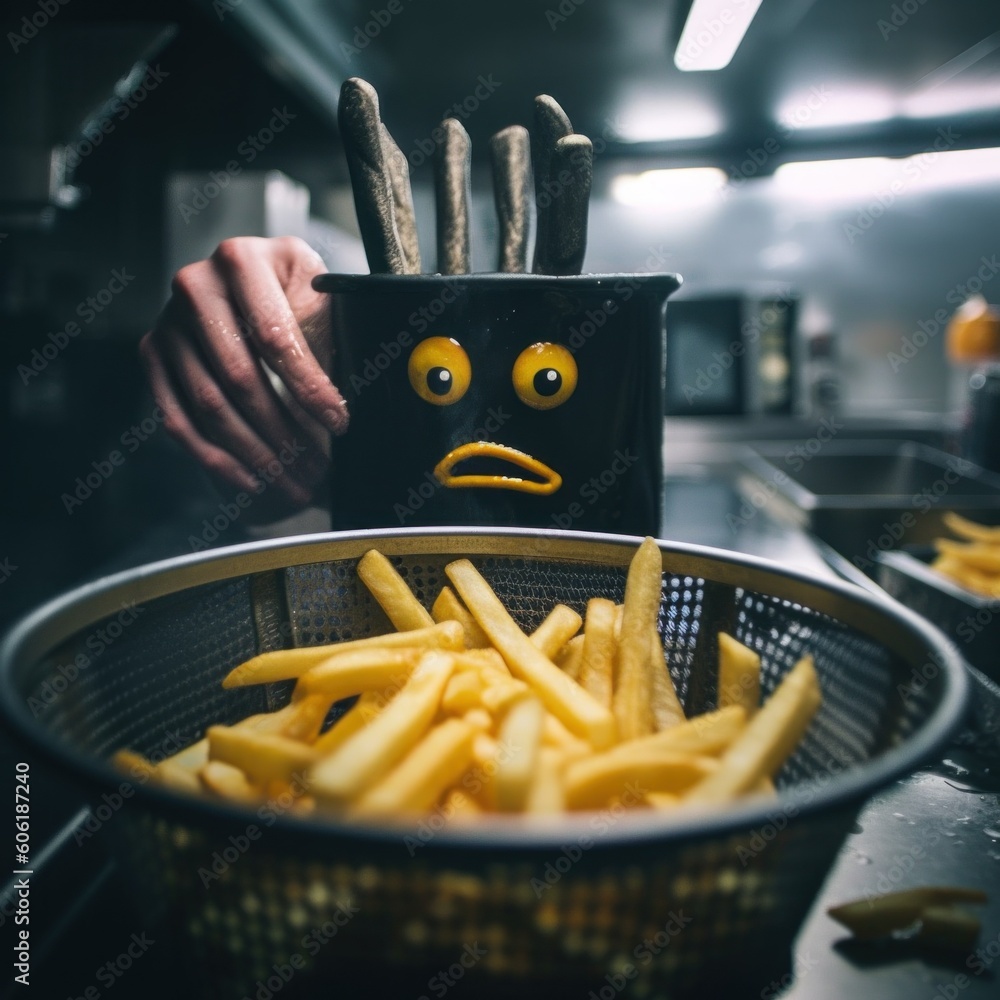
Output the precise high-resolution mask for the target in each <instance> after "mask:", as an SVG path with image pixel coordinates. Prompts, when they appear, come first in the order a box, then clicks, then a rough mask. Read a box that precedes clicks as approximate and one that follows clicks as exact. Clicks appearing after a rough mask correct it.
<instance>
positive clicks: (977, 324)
mask: <svg viewBox="0 0 1000 1000" xmlns="http://www.w3.org/2000/svg"><path fill="white" fill-rule="evenodd" d="M946 345H947V351H948V358H949V359H950V360H951V361H954V362H958V363H968V362H979V361H992V360H994V359H1000V309H997V308H996V306H991V305H989V304H988V303H987V301H986V300H985V299H984V298H983V297H982V296H981V295H976V296H973V297H972V298H970V299H969V300H968V301H967V302H965V303H964V304H963V305H962V306H960V307H959V308H958V309H957V310H955V315H954V316H952V318H951V321H950V322H949V323H948V331H947V335H946Z"/></svg>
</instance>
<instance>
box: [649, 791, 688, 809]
mask: <svg viewBox="0 0 1000 1000" xmlns="http://www.w3.org/2000/svg"><path fill="white" fill-rule="evenodd" d="M680 800H681V797H680V796H679V795H674V794H673V793H672V792H646V802H647V803H648V804H649V805H650V806H651V807H652V808H653V809H673V808H674V806H676V805H677V804H678V803H679V802H680Z"/></svg>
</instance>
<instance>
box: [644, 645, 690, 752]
mask: <svg viewBox="0 0 1000 1000" xmlns="http://www.w3.org/2000/svg"><path fill="white" fill-rule="evenodd" d="M649 642H650V648H651V652H650V654H649V655H650V658H651V663H650V687H651V689H652V691H651V697H652V703H651V705H650V708H651V709H652V712H653V731H654V732H657V733H659V732H663V730H665V729H670V728H672V727H673V726H676V725H679V724H680V723H682V722H683V721H684V720H685V718H686V716H685V715H684V706H683V705H682V704H681V702H680V698H678V697H677V689H676V688H675V687H674V679H673V678H672V677H671V676H670V667H669V666H668V665H667V660H666V656H665V654H664V652H663V640H662V639H661V638H660V633H659V632H658V631H657V630H656V627H655V626H654V627H653V628H652V629H651V630H650V633H649Z"/></svg>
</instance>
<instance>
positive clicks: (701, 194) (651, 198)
mask: <svg viewBox="0 0 1000 1000" xmlns="http://www.w3.org/2000/svg"><path fill="white" fill-rule="evenodd" d="M725 183H726V173H725V171H724V170H720V169H719V168H718V167H679V168H677V169H674V170H644V171H643V172H642V173H641V174H619V175H618V176H617V177H615V178H614V179H613V180H612V181H611V197H612V198H613V199H614V200H615V201H617V202H618V203H619V204H621V205H632V206H636V207H639V208H673V207H676V208H683V209H687V208H690V207H691V206H692V205H693V204H697V203H699V202H707V201H710V200H712V199H713V198H714V197H716V196H717V193H718V192H719V191H720V190H721V189H722V188H723V186H724V185H725Z"/></svg>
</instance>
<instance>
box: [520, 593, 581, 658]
mask: <svg viewBox="0 0 1000 1000" xmlns="http://www.w3.org/2000/svg"><path fill="white" fill-rule="evenodd" d="M582 624H583V619H582V618H581V617H580V616H579V615H578V614H577V613H576V612H575V611H574V610H573V609H572V608H571V607H569V606H568V605H566V604H557V605H556V606H555V607H554V608H553V609H552V610H551V611H550V612H549V613H548V615H546V616H545V620H544V621H543V622H542V624H541V625H539V626H538V628H536V629H535V631H534V632H532V633H531V635H530V636H529V637H528V638H529V639H531V641H532V642H533V643H534V644H535V645H536V646H537V647H538V648H539V649H540V650H541V651H542V653H544V654H545V656H547V657H548V658H549V659H550V660H551V659H552V658H553V657H554V656H555V655H556V653H558V652H559V650H560V649H562V648H563V646H565V645H566V643H567V642H569V640H570V639H572V638H573V636H575V635H576V633H577V632H579V631H580V626H581V625H582Z"/></svg>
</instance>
